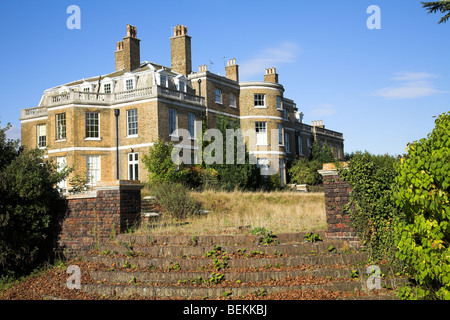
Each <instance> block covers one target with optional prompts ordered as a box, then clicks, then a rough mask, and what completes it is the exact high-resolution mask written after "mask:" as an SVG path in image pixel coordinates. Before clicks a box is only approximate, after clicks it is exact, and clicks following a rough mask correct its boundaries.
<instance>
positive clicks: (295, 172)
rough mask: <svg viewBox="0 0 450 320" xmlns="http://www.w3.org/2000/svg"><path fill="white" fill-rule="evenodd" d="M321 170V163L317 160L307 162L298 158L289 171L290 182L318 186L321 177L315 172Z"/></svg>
mask: <svg viewBox="0 0 450 320" xmlns="http://www.w3.org/2000/svg"><path fill="white" fill-rule="evenodd" d="M320 169H322V163H320V162H319V161H317V160H312V161H309V160H308V159H305V158H300V159H298V160H297V161H295V162H294V163H293V165H292V167H291V168H290V169H289V176H290V182H291V183H295V184H308V185H318V184H320V183H322V176H321V175H320V173H319V172H317V170H320Z"/></svg>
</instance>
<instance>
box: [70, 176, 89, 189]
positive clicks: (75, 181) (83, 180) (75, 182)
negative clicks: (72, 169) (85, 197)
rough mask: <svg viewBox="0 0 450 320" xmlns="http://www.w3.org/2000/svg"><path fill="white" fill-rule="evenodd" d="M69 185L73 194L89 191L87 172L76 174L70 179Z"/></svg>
mask: <svg viewBox="0 0 450 320" xmlns="http://www.w3.org/2000/svg"><path fill="white" fill-rule="evenodd" d="M69 183H70V185H71V186H72V189H70V192H71V193H79V192H81V191H83V190H86V189H88V186H87V175H86V172H83V173H81V172H79V173H75V174H74V175H73V176H72V177H71V178H69Z"/></svg>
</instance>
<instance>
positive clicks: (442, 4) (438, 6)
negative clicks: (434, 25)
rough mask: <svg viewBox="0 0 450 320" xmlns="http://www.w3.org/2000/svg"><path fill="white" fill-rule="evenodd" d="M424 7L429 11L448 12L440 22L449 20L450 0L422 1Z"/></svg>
mask: <svg viewBox="0 0 450 320" xmlns="http://www.w3.org/2000/svg"><path fill="white" fill-rule="evenodd" d="M422 5H423V8H425V9H427V10H428V13H436V12H438V11H439V12H441V13H446V15H445V16H443V17H442V18H441V20H439V22H438V23H443V22H447V20H448V19H449V18H450V1H449V0H440V1H429V2H422Z"/></svg>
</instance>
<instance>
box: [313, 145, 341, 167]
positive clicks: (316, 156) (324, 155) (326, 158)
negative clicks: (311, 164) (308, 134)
mask: <svg viewBox="0 0 450 320" xmlns="http://www.w3.org/2000/svg"><path fill="white" fill-rule="evenodd" d="M311 160H313V161H318V162H319V163H320V165H322V164H324V163H329V162H334V161H336V159H335V158H334V156H333V153H332V152H331V148H330V146H329V145H328V143H326V142H323V144H321V143H320V142H319V140H314V142H313V144H312V148H311Z"/></svg>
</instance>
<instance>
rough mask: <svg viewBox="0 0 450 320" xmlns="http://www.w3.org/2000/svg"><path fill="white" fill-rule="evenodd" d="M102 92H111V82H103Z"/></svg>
mask: <svg viewBox="0 0 450 320" xmlns="http://www.w3.org/2000/svg"><path fill="white" fill-rule="evenodd" d="M103 92H104V93H111V92H112V91H111V83H105V84H103Z"/></svg>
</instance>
